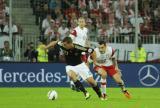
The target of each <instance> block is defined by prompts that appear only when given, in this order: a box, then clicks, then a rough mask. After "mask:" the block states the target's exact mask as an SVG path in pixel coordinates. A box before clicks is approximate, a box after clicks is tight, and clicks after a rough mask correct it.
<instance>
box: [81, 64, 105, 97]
mask: <svg viewBox="0 0 160 108" xmlns="http://www.w3.org/2000/svg"><path fill="white" fill-rule="evenodd" d="M78 72H79V75H80V76H81V77H82V79H83V80H86V81H87V82H88V83H89V84H90V85H91V86H92V88H93V90H94V91H95V92H96V93H97V95H98V96H99V97H100V98H101V97H102V94H101V91H100V89H99V87H98V84H97V82H96V81H95V80H94V79H93V75H92V73H91V71H90V70H89V68H88V66H87V65H86V64H85V63H82V64H81V65H80V66H79V71H78Z"/></svg>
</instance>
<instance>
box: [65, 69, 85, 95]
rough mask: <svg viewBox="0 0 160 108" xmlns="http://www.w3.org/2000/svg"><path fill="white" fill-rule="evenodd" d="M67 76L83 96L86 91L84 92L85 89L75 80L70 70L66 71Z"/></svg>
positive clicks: (74, 75) (73, 73)
mask: <svg viewBox="0 0 160 108" xmlns="http://www.w3.org/2000/svg"><path fill="white" fill-rule="evenodd" d="M67 74H68V76H69V78H70V79H71V80H72V81H73V83H74V84H75V86H76V87H77V88H79V90H80V91H82V92H83V93H84V94H86V93H87V91H86V90H85V88H84V86H83V85H82V83H81V82H80V81H79V80H78V79H77V74H76V73H75V72H74V71H72V70H70V71H68V72H67Z"/></svg>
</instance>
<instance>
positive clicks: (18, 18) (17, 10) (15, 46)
mask: <svg viewBox="0 0 160 108" xmlns="http://www.w3.org/2000/svg"><path fill="white" fill-rule="evenodd" d="M102 1H104V2H102ZM48 14H50V15H51V17H52V20H50V22H49V26H44V27H43V26H42V25H43V21H44V19H45V18H46V16H47V15H48ZM80 16H84V17H86V23H87V25H86V26H87V28H88V29H89V35H88V36H89V38H90V40H91V46H92V47H95V46H96V44H97V43H96V42H97V41H98V40H99V39H103V40H106V41H108V43H109V44H110V45H111V46H113V47H114V48H115V49H116V55H117V58H118V60H119V62H120V69H122V74H123V78H124V79H125V81H126V85H127V87H134V88H130V90H131V93H133V100H131V101H127V102H126V100H125V101H123V98H122V97H121V95H118V93H119V92H118V90H117V88H108V91H109V92H110V96H111V98H110V100H109V101H108V103H106V104H104V103H101V102H99V101H98V102H99V103H98V102H96V105H97V107H103V106H104V105H106V106H108V107H111V108H112V107H113V108H121V107H124V108H132V107H137V108H153V107H156V106H157V105H158V104H159V101H160V99H159V98H158V97H157V96H159V87H160V80H159V75H160V65H159V62H160V1H159V0H138V2H137V0H91V1H90V0H0V27H1V28H0V48H3V47H4V45H3V44H4V41H5V40H8V41H9V42H10V48H11V49H12V51H13V57H11V58H12V59H11V62H10V63H8V62H7V63H4V61H3V60H2V59H3V57H2V56H0V61H1V63H0V87H1V88H0V96H1V97H0V100H1V101H0V105H1V107H2V108H14V107H16V108H17V107H21V108H26V107H27V105H28V107H30V108H36V107H39V108H41V107H45V106H46V105H48V107H55V108H64V106H63V105H64V104H65V105H67V104H68V105H67V106H65V107H66V108H72V107H75V106H76V104H80V105H83V107H85V108H90V107H91V108H93V107H95V106H93V105H92V104H93V102H95V101H96V98H93V99H91V101H89V103H88V104H86V103H83V99H81V98H80V97H82V96H81V95H80V94H78V93H77V94H76V93H75V92H72V91H71V90H69V88H63V87H69V83H68V79H67V77H66V75H65V70H64V69H62V67H64V64H63V63H61V62H63V60H61V59H59V58H58V60H57V59H56V54H57V53H56V54H55V53H54V52H55V50H54V51H51V54H53V53H54V55H55V56H54V57H53V59H51V60H49V62H50V63H26V62H30V61H29V59H28V55H27V57H24V53H25V51H26V50H27V47H28V45H29V44H28V43H30V42H32V43H33V45H34V48H33V49H36V48H37V47H38V45H39V44H40V41H45V42H47V43H48V42H49V41H51V37H52V38H53V39H57V37H58V38H60V39H62V38H63V36H67V35H68V33H69V32H70V31H71V30H72V29H73V28H74V27H75V26H77V25H76V22H77V18H78V17H80ZM135 19H136V20H135ZM8 24H9V26H8V27H7V25H8ZM63 24H64V25H66V29H67V30H66V31H68V32H66V33H65V34H61V32H59V31H60V30H59V28H60V27H61V25H63ZM44 25H45V24H44ZM12 26H13V27H12ZM50 26H52V27H53V30H52V32H53V33H52V35H50V34H49V33H47V32H46V33H45V31H46V30H47V29H48V27H50ZM11 27H12V31H11V30H9V28H11ZM62 35H63V36H62ZM61 37H62V38H61ZM138 43H142V44H143V47H144V48H145V49H146V53H147V60H146V62H144V63H131V62H130V61H129V59H130V55H129V54H130V52H131V51H134V50H135V52H136V51H137V46H138ZM58 54H59V53H58ZM17 62H21V63H17ZM24 62H25V63H24ZM57 63H58V64H57ZM59 63H60V64H59ZM43 69H44V71H45V73H46V72H50V73H49V74H48V75H46V74H45V75H44V76H43V75H42V76H40V79H37V77H36V76H37V74H38V72H42V70H43ZM147 73H150V75H151V76H147V75H148V74H147ZM52 75H53V76H52ZM95 76H96V75H95ZM145 76H147V77H146V79H143V78H144V77H145ZM41 77H44V78H45V81H44V82H43V81H38V80H41ZM63 77H65V78H63ZM46 78H48V81H49V82H48V81H47V80H46ZM95 78H96V79H97V80H98V78H97V76H96V77H95ZM108 84H109V87H116V85H115V83H113V81H112V80H111V79H109V81H108ZM4 87H5V88H4ZM6 87H7V88H6ZM8 87H10V88H8ZM12 87H20V88H12ZM23 87H28V88H25V90H24V89H23ZM32 87H45V88H32ZM46 87H50V88H46ZM59 87H60V88H59ZM53 88H54V89H56V90H57V91H58V93H59V95H60V99H59V101H57V102H55V103H49V102H48V101H47V98H46V97H45V96H44V95H46V93H47V91H48V90H50V89H53ZM62 89H63V90H64V91H65V92H66V93H64V95H65V96H64V95H63V90H62ZM111 91H112V92H113V93H114V94H112V92H111ZM27 94H28V95H27ZM70 94H74V95H73V96H71V99H75V100H77V101H74V102H73V103H75V104H73V103H72V102H71V100H70V99H69V96H70ZM26 95H27V96H26ZM75 95H77V96H79V97H76V96H75ZM61 96H62V97H61ZM16 97H17V98H16ZM22 97H25V98H22ZM32 97H33V99H32ZM93 97H94V95H93ZM41 98H43V99H41ZM8 99H9V101H8ZM10 100H12V101H13V102H12V101H10ZM29 100H32V102H33V103H32V102H31V101H29ZM66 100H70V101H66ZM119 100H121V101H119ZM24 101H27V102H26V103H25V102H24ZM37 101H42V103H41V104H34V103H36V102H37ZM117 101H118V102H117ZM7 102H8V103H10V105H9V104H8V103H7ZM19 103H22V104H20V105H18V104H19ZM115 103H116V105H115ZM113 104H114V105H113ZM28 107H27V108H28Z"/></svg>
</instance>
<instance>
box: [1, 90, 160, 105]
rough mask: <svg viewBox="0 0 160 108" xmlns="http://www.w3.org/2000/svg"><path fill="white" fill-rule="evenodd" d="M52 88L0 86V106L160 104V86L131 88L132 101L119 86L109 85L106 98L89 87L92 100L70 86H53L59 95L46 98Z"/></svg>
mask: <svg viewBox="0 0 160 108" xmlns="http://www.w3.org/2000/svg"><path fill="white" fill-rule="evenodd" d="M51 89H53V88H0V108H158V107H159V105H160V88H129V91H130V92H131V94H132V99H130V100H128V99H126V98H125V97H124V95H123V94H122V93H121V92H120V89H119V88H108V89H107V92H108V95H109V98H108V100H107V101H101V100H100V99H98V97H97V96H96V94H95V93H94V92H93V90H92V89H91V88H87V90H88V91H89V92H90V94H91V95H92V96H91V98H90V99H89V100H85V99H84V96H83V94H82V93H80V92H75V91H72V90H71V89H70V88H54V89H55V90H56V91H57V92H58V96H59V97H58V99H57V100H54V101H51V100H48V98H47V92H48V91H49V90H51Z"/></svg>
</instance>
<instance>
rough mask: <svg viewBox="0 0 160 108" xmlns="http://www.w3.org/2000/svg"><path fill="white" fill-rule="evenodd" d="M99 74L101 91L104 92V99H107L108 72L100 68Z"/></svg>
mask: <svg viewBox="0 0 160 108" xmlns="http://www.w3.org/2000/svg"><path fill="white" fill-rule="evenodd" d="M97 72H98V74H99V75H100V76H101V90H102V96H103V98H104V99H107V98H106V85H107V80H106V78H107V72H106V71H105V70H104V69H103V68H99V69H98V70H97Z"/></svg>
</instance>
